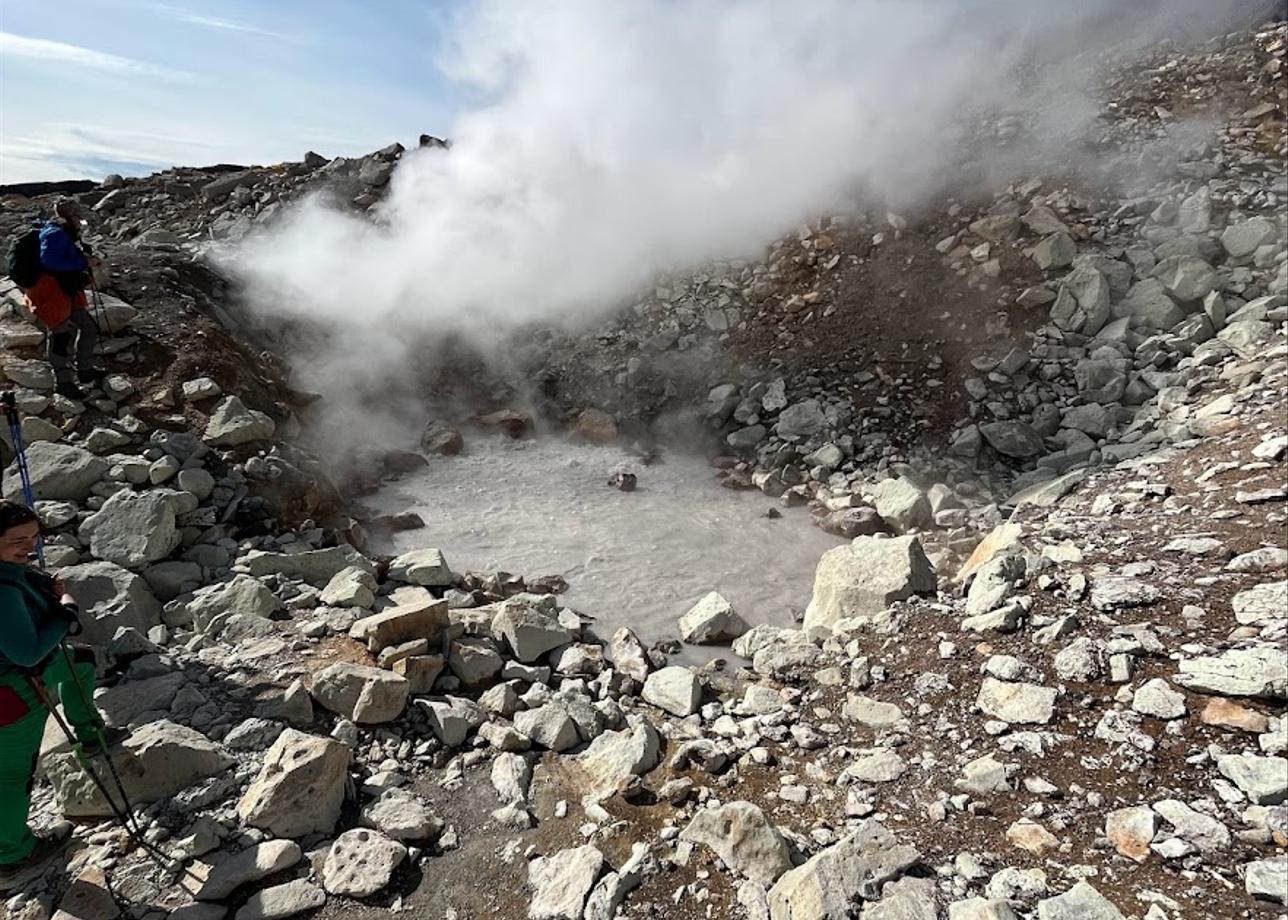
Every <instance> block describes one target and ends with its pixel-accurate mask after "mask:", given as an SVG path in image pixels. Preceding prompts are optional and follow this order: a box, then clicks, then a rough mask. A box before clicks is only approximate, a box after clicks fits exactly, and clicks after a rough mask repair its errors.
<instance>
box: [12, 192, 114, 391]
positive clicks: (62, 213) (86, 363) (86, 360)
mask: <svg viewBox="0 0 1288 920" xmlns="http://www.w3.org/2000/svg"><path fill="white" fill-rule="evenodd" d="M83 217H84V211H83V210H82V208H81V206H80V203H79V202H78V201H76V200H75V199H72V198H61V199H59V201H58V203H57V204H55V205H54V219H53V220H51V221H49V222H48V223H46V224H45V225H44V226H43V227H42V228H41V229H40V268H39V270H40V275H39V277H38V278H37V280H36V281H35V283H34V284H33V285H31V286H30V287H28V288H26V291H25V293H26V295H27V300H28V302H29V303H30V304H31V312H32V313H34V314H35V316H36V319H38V320H39V321H40V322H41V324H42V325H43V326H44V327H45V329H46V330H47V332H48V342H47V345H46V355H47V356H48V358H49V363H50V365H51V366H52V367H53V369H54V381H55V384H56V387H55V392H57V393H59V394H61V395H63V396H67V397H69V398H71V399H83V398H84V396H85V394H84V393H82V392H81V390H80V387H78V386H77V382H79V383H82V384H86V385H88V384H92V383H94V382H95V381H97V380H98V379H99V378H101V377H103V376H104V374H105V372H104V371H102V370H99V369H98V368H97V367H95V365H94V346H95V345H96V344H97V343H98V324H97V323H96V322H95V321H94V317H93V315H92V314H91V313H90V311H89V304H88V303H87V302H86V298H85V288H86V287H88V286H89V284H90V282H91V281H92V275H91V274H90V271H91V268H92V267H91V265H90V257H91V255H92V253H91V252H90V249H89V246H88V244H86V243H84V242H83V241H82V240H81V235H80V234H81V221H82V218H83ZM73 346H74V347H75V355H76V357H75V368H74V369H73V358H72V348H73Z"/></svg>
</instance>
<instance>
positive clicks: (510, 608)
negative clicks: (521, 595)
mask: <svg viewBox="0 0 1288 920" xmlns="http://www.w3.org/2000/svg"><path fill="white" fill-rule="evenodd" d="M492 634H493V635H494V636H496V637H497V638H498V639H504V640H505V642H506V644H507V645H509V647H510V650H511V651H512V652H513V653H514V657H515V658H517V659H518V660H519V661H522V662H525V663H526V662H533V661H536V660H537V659H538V658H540V657H541V656H542V655H545V654H547V653H549V652H551V651H553V650H554V649H557V648H559V646H561V645H567V644H568V643H569V642H571V641H572V640H573V638H574V637H573V634H572V633H571V632H570V631H569V630H568V629H567V628H566V627H565V626H564V625H563V624H561V623H560V622H559V617H558V616H557V615H556V614H554V613H553V612H547V611H544V610H540V609H537V608H536V607H534V606H532V605H530V604H527V603H524V602H522V601H520V600H519V599H517V598H515V599H512V600H509V601H506V602H505V603H503V604H502V605H501V610H500V612H499V613H498V614H497V615H496V616H495V617H494V618H493V620H492Z"/></svg>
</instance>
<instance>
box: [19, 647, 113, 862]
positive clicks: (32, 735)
mask: <svg viewBox="0 0 1288 920" xmlns="http://www.w3.org/2000/svg"><path fill="white" fill-rule="evenodd" d="M71 657H72V662H73V663H72V664H71V665H70V666H69V663H68V660H67V658H66V657H65V656H64V654H63V652H62V651H61V650H60V651H56V652H55V653H54V659H53V662H52V663H51V664H50V665H49V666H48V667H46V668H45V670H44V672H43V673H42V674H41V680H42V682H43V683H44V686H45V687H46V688H48V689H47V694H48V695H50V696H52V694H53V693H55V692H56V693H57V694H58V699H59V701H61V702H62V704H63V712H64V713H65V714H66V716H67V721H68V723H70V725H71V726H72V727H73V729H74V730H75V732H76V736H77V739H78V740H79V741H82V742H85V741H89V740H91V739H92V738H93V736H94V730H95V729H96V728H97V727H99V726H101V725H102V721H101V720H100V719H99V717H98V714H97V712H95V711H94V708H93V705H92V703H91V704H90V705H86V702H85V700H83V699H82V697H81V693H80V690H79V688H78V687H77V685H76V681H75V680H74V679H73V677H72V673H71V669H72V668H73V667H74V668H75V669H76V676H77V677H79V678H80V682H81V684H82V685H83V686H84V688H85V693H86V695H87V696H89V697H90V699H91V700H92V698H93V693H94V654H93V652H92V651H90V650H89V649H72V650H71ZM48 718H49V710H48V709H47V708H45V706H44V705H43V704H42V703H41V702H40V698H39V697H38V696H37V695H36V691H35V690H34V689H32V687H31V685H30V684H29V683H28V681H27V678H26V676H25V675H23V674H20V673H14V672H10V673H8V674H4V675H0V866H5V865H10V864H12V863H16V862H20V861H21V860H23V859H24V858H26V857H27V856H28V855H29V854H30V853H31V851H32V849H33V848H34V847H35V846H36V838H35V837H34V836H33V835H32V833H31V829H30V828H28V827H27V813H28V812H29V811H30V810H31V787H32V783H33V782H34V780H35V776H36V759H37V758H38V757H39V756H40V741H41V739H42V738H43V737H44V734H45V720H46V719H48Z"/></svg>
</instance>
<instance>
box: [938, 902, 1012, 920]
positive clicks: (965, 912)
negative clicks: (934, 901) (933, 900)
mask: <svg viewBox="0 0 1288 920" xmlns="http://www.w3.org/2000/svg"><path fill="white" fill-rule="evenodd" d="M948 920H1019V917H1018V916H1017V915H1016V913H1015V911H1013V910H1011V905H1010V904H1009V903H1008V902H1006V901H1003V900H1001V899H1000V898H967V899H966V900H964V901H957V902H955V903H953V904H949V905H948Z"/></svg>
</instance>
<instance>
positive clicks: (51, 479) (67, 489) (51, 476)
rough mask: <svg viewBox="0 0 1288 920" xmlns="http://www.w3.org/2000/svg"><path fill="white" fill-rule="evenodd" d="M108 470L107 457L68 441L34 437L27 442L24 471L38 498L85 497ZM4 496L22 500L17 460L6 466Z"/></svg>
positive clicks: (72, 498) (76, 498) (70, 499)
mask: <svg viewBox="0 0 1288 920" xmlns="http://www.w3.org/2000/svg"><path fill="white" fill-rule="evenodd" d="M107 470H108V464H107V461H106V460H104V459H103V458H101V457H95V456H94V455H93V454H91V453H90V452H89V451H87V450H84V449H83V448H80V447H75V446H73V445H71V444H60V443H57V442H55V441H37V442H36V443H35V444H28V445H27V471H28V473H29V474H30V475H31V490H32V492H33V493H34V494H35V496H36V498H37V499H53V500H57V501H74V502H80V501H84V500H85V499H86V498H88V497H89V492H90V489H92V488H93V487H94V484H95V483H97V482H98V481H99V480H100V479H102V478H103V477H104V476H105V475H106V474H107ZM4 497H5V498H7V499H10V500H11V501H21V500H22V480H21V479H20V478H19V476H18V466H17V464H16V463H13V464H10V465H9V468H8V469H7V470H5V474H4Z"/></svg>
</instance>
